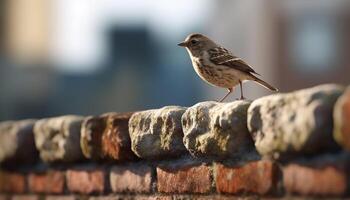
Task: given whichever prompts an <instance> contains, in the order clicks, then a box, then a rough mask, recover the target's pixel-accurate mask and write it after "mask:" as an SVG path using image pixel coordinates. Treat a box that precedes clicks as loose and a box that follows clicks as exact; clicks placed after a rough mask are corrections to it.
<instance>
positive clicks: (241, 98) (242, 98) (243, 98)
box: [236, 97, 246, 101]
mask: <svg viewBox="0 0 350 200" xmlns="http://www.w3.org/2000/svg"><path fill="white" fill-rule="evenodd" d="M236 100H237V101H239V100H246V98H245V97H240V98H237V99H236Z"/></svg>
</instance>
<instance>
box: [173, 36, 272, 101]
mask: <svg viewBox="0 0 350 200" xmlns="http://www.w3.org/2000/svg"><path fill="white" fill-rule="evenodd" d="M178 46H181V47H185V48H186V50H187V52H188V54H189V56H190V58H191V61H192V65H193V68H194V70H195V71H196V73H197V74H198V75H199V77H200V78H201V79H203V80H204V81H205V82H207V83H209V84H210V85H213V86H217V87H221V88H226V89H227V90H228V93H227V94H226V95H225V96H224V97H222V98H221V99H220V100H219V102H222V101H224V100H225V99H226V97H228V96H229V95H230V94H231V93H232V92H233V90H234V88H235V87H236V86H237V85H238V84H239V85H240V89H241V97H240V99H241V100H242V99H245V97H244V96H243V88H242V83H243V81H255V82H257V83H259V84H260V85H262V86H263V87H265V88H267V89H269V90H271V91H278V89H277V88H275V87H273V86H272V85H270V84H268V83H267V82H265V81H263V80H261V79H260V78H258V77H257V76H260V74H258V73H257V72H256V71H255V70H254V69H253V68H252V67H251V66H250V65H248V64H247V63H246V62H244V61H243V60H242V59H241V58H239V57H237V56H234V55H233V54H232V53H231V52H230V51H229V50H227V49H226V48H224V47H222V46H220V45H218V44H217V43H215V42H214V41H213V40H211V39H209V38H208V37H207V36H205V35H202V34H200V33H192V34H190V35H188V36H187V37H186V39H185V40H184V41H183V42H180V43H179V44H178Z"/></svg>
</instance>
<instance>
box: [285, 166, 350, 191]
mask: <svg viewBox="0 0 350 200" xmlns="http://www.w3.org/2000/svg"><path fill="white" fill-rule="evenodd" d="M283 184H284V187H285V189H286V191H287V192H288V193H296V194H301V195H317V196H322V195H324V196H326V195H335V196H339V195H343V194H344V193H345V192H346V188H347V178H346V173H345V170H344V169H340V168H338V167H335V166H334V165H329V166H322V167H321V166H318V167H310V166H302V165H299V164H289V165H288V166H286V167H284V169H283Z"/></svg>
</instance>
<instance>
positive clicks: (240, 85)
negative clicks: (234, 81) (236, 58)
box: [239, 80, 245, 100]
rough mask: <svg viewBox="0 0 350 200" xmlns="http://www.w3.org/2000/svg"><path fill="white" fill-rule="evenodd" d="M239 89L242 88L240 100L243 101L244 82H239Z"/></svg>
mask: <svg viewBox="0 0 350 200" xmlns="http://www.w3.org/2000/svg"><path fill="white" fill-rule="evenodd" d="M239 87H240V88H241V98H240V100H243V99H245V98H244V96H243V87H242V81H241V80H239Z"/></svg>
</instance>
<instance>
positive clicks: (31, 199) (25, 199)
mask: <svg viewBox="0 0 350 200" xmlns="http://www.w3.org/2000/svg"><path fill="white" fill-rule="evenodd" d="M11 199H12V200H39V196H37V195H14V196H12V198H11Z"/></svg>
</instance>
